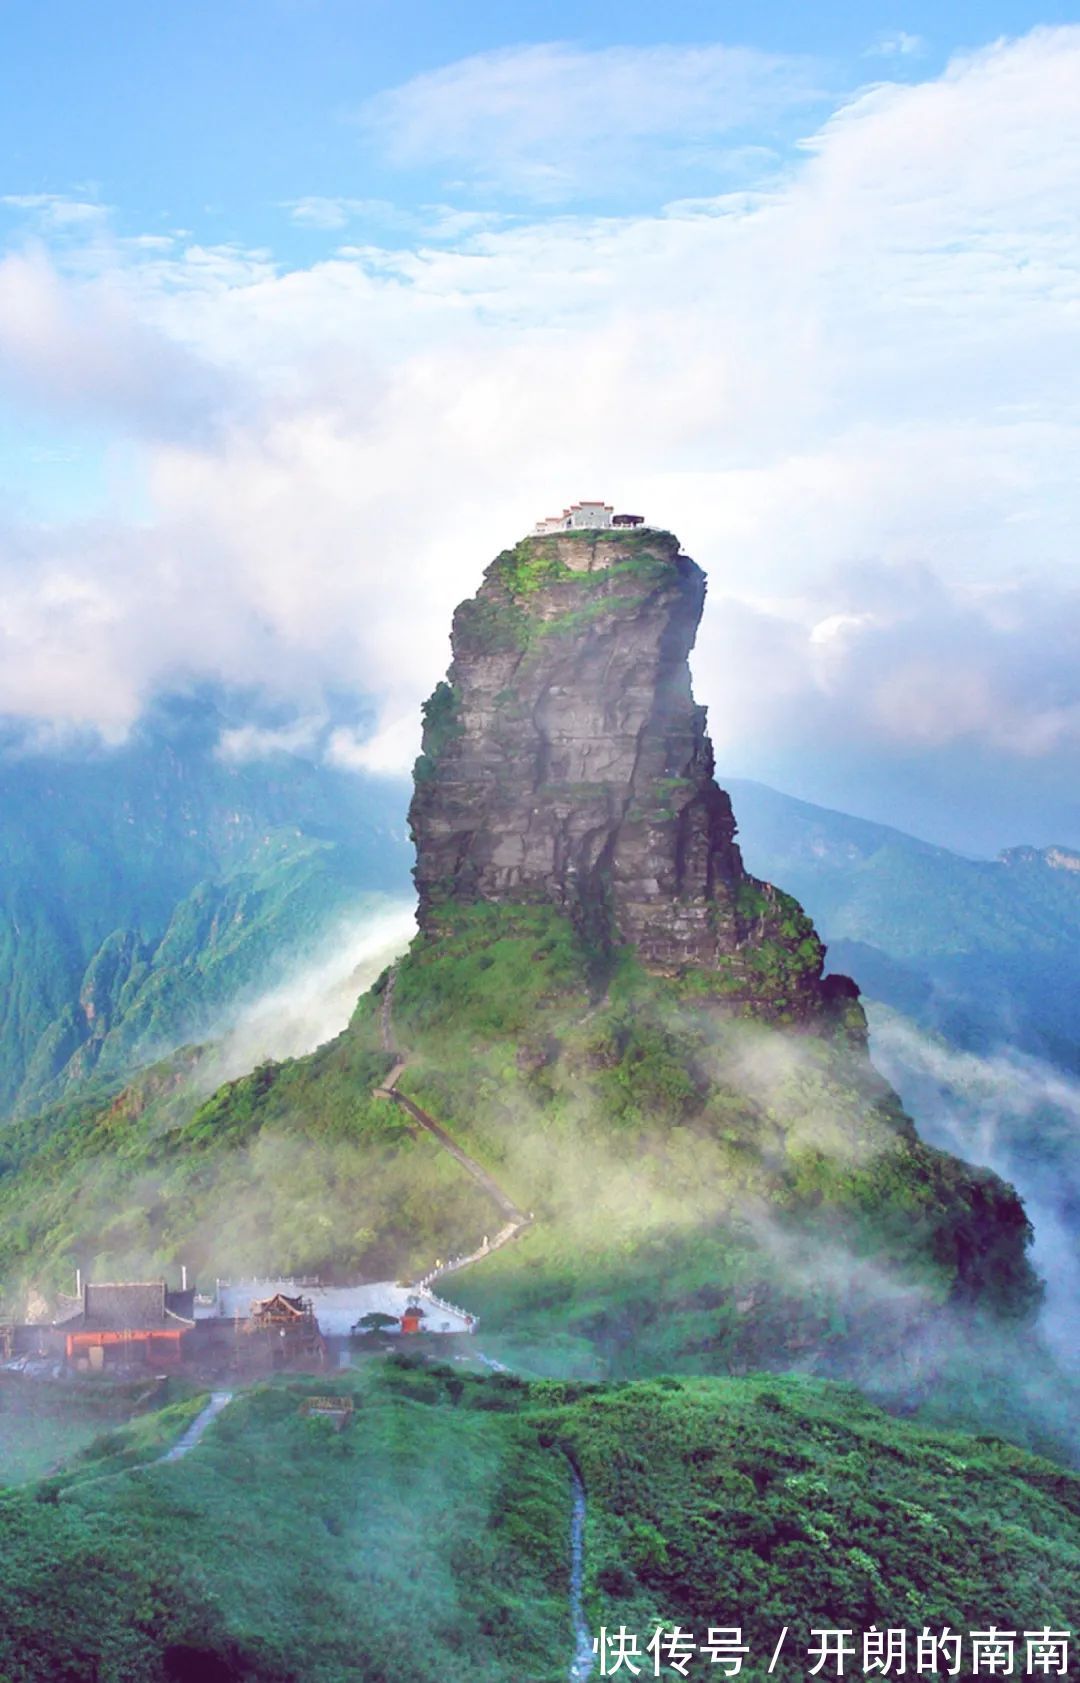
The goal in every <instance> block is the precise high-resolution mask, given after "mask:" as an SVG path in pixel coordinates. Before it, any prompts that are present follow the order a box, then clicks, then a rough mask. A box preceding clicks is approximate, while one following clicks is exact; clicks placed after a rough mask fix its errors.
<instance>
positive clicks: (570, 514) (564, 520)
mask: <svg viewBox="0 0 1080 1683" xmlns="http://www.w3.org/2000/svg"><path fill="white" fill-rule="evenodd" d="M644 523H645V522H644V518H643V517H642V516H641V515H640V514H616V513H615V509H614V505H613V504H612V503H600V502H584V503H571V504H570V507H569V508H564V509H563V511H562V513H561V514H549V515H548V517H547V519H546V520H538V521H537V522H536V525H535V526H534V527H533V530H532V535H533V537H534V538H543V537H547V536H548V535H549V534H550V533H552V532H582V531H598V530H606V528H607V527H609V526H643V525H644Z"/></svg>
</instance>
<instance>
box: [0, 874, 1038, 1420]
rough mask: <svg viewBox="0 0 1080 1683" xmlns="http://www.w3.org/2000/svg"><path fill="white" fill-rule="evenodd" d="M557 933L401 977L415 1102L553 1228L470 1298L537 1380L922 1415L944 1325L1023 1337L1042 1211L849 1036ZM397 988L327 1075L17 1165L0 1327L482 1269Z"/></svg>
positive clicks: (377, 1004)
mask: <svg viewBox="0 0 1080 1683" xmlns="http://www.w3.org/2000/svg"><path fill="white" fill-rule="evenodd" d="M592 974H593V971H592V964H591V955H590V953H589V952H588V951H587V950H586V949H585V948H584V947H583V946H582V944H581V942H580V941H579V939H578V937H577V936H576V935H575V933H574V931H573V929H572V927H571V925H570V924H569V923H568V922H567V921H566V920H565V919H563V918H562V917H560V916H559V915H558V914H557V913H555V912H554V911H551V910H545V909H543V908H517V909H509V908H502V909H496V908H490V907H489V908H474V909H472V910H470V911H459V912H457V913H455V917H454V922H453V924H452V925H450V926H448V927H447V928H445V929H444V930H443V932H442V934H441V935H440V937H438V938H430V939H421V940H418V941H417V942H416V943H415V944H414V946H413V948H412V950H411V952H410V954H409V955H408V957H407V958H406V959H405V960H404V961H403V962H402V964H401V965H400V967H399V969H398V973H397V980H396V986H395V993H394V1002H393V1014H392V1022H393V1027H394V1033H395V1035H396V1037H397V1038H398V1040H399V1042H400V1043H401V1044H402V1045H403V1046H404V1047H405V1048H406V1049H407V1051H408V1055H409V1063H408V1068H407V1070H406V1072H405V1075H404V1077H403V1081H402V1086H403V1088H404V1090H405V1091H406V1092H407V1093H408V1094H410V1095H411V1096H412V1097H413V1098H414V1099H416V1100H418V1101H419V1103H420V1104H421V1105H422V1106H424V1107H425V1108H426V1109H428V1110H429V1111H430V1113H431V1114H432V1115H434V1116H435V1117H436V1118H437V1119H438V1120H439V1121H440V1122H442V1123H443V1124H445V1126H446V1127H448V1128H449V1129H450V1130H451V1132H452V1133H453V1135H454V1137H455V1138H456V1140H457V1141H458V1143H459V1144H460V1145H462V1146H463V1147H464V1148H465V1149H466V1150H467V1151H469V1152H471V1153H472V1154H473V1156H474V1157H475V1158H477V1159H478V1160H479V1162H480V1163H482V1164H483V1165H484V1166H485V1167H486V1168H487V1169H488V1170H490V1171H491V1172H492V1173H493V1174H494V1175H495V1176H496V1178H497V1179H498V1181H499V1182H500V1184H501V1185H502V1186H503V1188H504V1190H505V1191H506V1192H507V1193H508V1194H509V1195H510V1197H511V1198H513V1199H514V1200H515V1201H516V1203H517V1204H518V1205H519V1207H521V1208H522V1209H524V1210H527V1211H532V1212H534V1214H535V1221H534V1222H533V1224H532V1226H531V1227H530V1228H529V1229H528V1230H527V1232H526V1233H525V1234H524V1235H523V1236H522V1237H521V1238H520V1239H518V1240H517V1241H516V1242H515V1243H514V1244H513V1245H511V1246H509V1247H507V1248H506V1249H505V1250H504V1251H502V1252H500V1253H498V1254H497V1255H494V1256H492V1257H490V1258H489V1259H487V1260H486V1261H485V1262H484V1264H483V1265H482V1267H478V1268H476V1269H474V1270H472V1271H471V1272H469V1273H467V1274H462V1275H460V1276H453V1277H451V1280H452V1286H451V1289H452V1292H453V1295H454V1296H455V1297H456V1298H459V1299H461V1300H462V1301H464V1302H465V1303H466V1304H467V1305H468V1306H469V1307H475V1308H477V1309H479V1310H480V1311H481V1313H482V1314H483V1317H484V1325H485V1330H492V1331H499V1332H501V1333H502V1335H503V1336H505V1337H508V1338H510V1339H512V1340H516V1341H517V1343H518V1345H519V1346H520V1345H522V1344H526V1343H527V1344H528V1345H530V1346H531V1347H533V1349H534V1355H533V1357H532V1360H533V1362H534V1365H535V1364H536V1363H537V1362H539V1363H541V1364H546V1369H547V1370H548V1371H572V1370H575V1369H577V1370H578V1371H588V1372H614V1373H647V1372H657V1371H660V1370H662V1369H664V1368H665V1367H678V1368H681V1369H683V1370H691V1371H704V1372H709V1371H712V1372H716V1371H729V1370H731V1369H733V1368H734V1369H736V1370H739V1369H745V1368H747V1367H752V1366H759V1365H762V1364H767V1365H770V1366H775V1365H784V1364H787V1363H791V1362H797V1363H799V1364H800V1365H804V1364H806V1363H810V1364H812V1365H818V1366H821V1367H824V1368H825V1369H826V1370H831V1371H840V1372H860V1373H864V1374H865V1375H866V1376H867V1378H868V1380H870V1379H872V1378H874V1377H875V1376H876V1377H877V1379H879V1380H881V1379H882V1375H886V1376H887V1380H888V1383H890V1384H892V1385H893V1386H898V1385H899V1386H912V1385H914V1386H916V1387H918V1386H919V1385H920V1384H921V1383H922V1381H923V1379H924V1377H925V1375H926V1372H927V1371H928V1370H931V1371H932V1370H933V1368H934V1365H935V1357H934V1352H933V1350H932V1349H928V1348H926V1347H925V1335H926V1329H927V1327H928V1326H930V1325H933V1324H935V1323H936V1322H937V1321H938V1320H939V1319H940V1317H941V1315H942V1314H943V1313H945V1312H948V1313H949V1314H950V1315H952V1314H955V1315H957V1316H961V1317H964V1316H976V1315H981V1314H984V1313H985V1314H989V1315H990V1316H991V1317H1004V1319H1005V1320H1006V1321H1014V1320H1015V1321H1018V1322H1019V1321H1022V1320H1023V1317H1024V1316H1025V1315H1026V1314H1027V1312H1028V1311H1029V1309H1030V1308H1031V1306H1032V1304H1033V1302H1034V1301H1035V1297H1036V1291H1035V1283H1034V1280H1033V1277H1032V1275H1031V1273H1030V1270H1029V1268H1028V1265H1027V1263H1026V1261H1025V1258H1024V1245H1025V1240H1026V1237H1027V1231H1026V1224H1025V1219H1024V1215H1023V1211H1022V1209H1021V1208H1020V1206H1019V1204H1018V1203H1017V1201H1016V1200H1015V1198H1014V1197H1013V1195H1012V1194H1011V1192H1010V1191H1009V1189H1008V1188H1007V1187H1005V1186H1004V1185H1003V1184H1002V1183H1001V1182H999V1181H998V1180H996V1179H995V1177H993V1176H992V1175H989V1174H986V1173H982V1172H980V1171H977V1170H973V1169H970V1168H969V1167H967V1166H966V1165H964V1164H962V1163H959V1162H958V1161H956V1160H955V1159H953V1158H950V1157H948V1156H946V1155H945V1154H943V1153H940V1152H936V1151H934V1150H933V1149H932V1148H930V1147H928V1146H925V1145H923V1144H922V1143H921V1142H920V1141H919V1140H918V1139H917V1137H916V1136H915V1133H914V1130H913V1128H912V1125H911V1123H910V1121H909V1119H908V1118H907V1117H906V1116H905V1115H904V1113H903V1111H902V1110H901V1109H900V1107H899V1105H898V1103H897V1101H896V1099H895V1096H894V1095H892V1094H891V1092H890V1090H889V1089H888V1088H887V1087H886V1086H885V1085H884V1083H882V1082H881V1080H880V1078H878V1077H877V1076H876V1075H875V1073H874V1071H873V1070H872V1068H871V1067H870V1066H869V1064H868V1063H867V1062H866V1060H865V1058H864V1057H863V1055H862V1052H861V1048H860V1047H859V1046H858V1044H854V1045H853V1043H852V1042H851V1041H850V1039H849V1038H848V1036H847V1034H846V1033H845V1031H844V1029H843V1027H842V1025H834V1026H833V1027H832V1028H831V1029H830V1030H829V1031H828V1032H822V1033H821V1034H818V1035H815V1034H810V1033H803V1034H799V1035H796V1034H793V1033H790V1034H787V1033H784V1032H782V1031H780V1030H778V1029H776V1028H775V1027H771V1026H766V1025H764V1024H761V1023H758V1022H754V1021H736V1020H732V1019H730V1018H725V1017H723V1016H718V1015H717V1013H716V1012H715V1011H714V1010H712V1009H711V1008H710V1007H709V1006H708V1005H707V1004H706V1003H703V1002H702V1001H700V1000H698V999H696V998H695V997H693V996H690V997H686V996H685V995H684V993H683V991H682V990H681V989H680V986H679V984H678V983H677V982H668V981H663V980H661V979H658V978H655V977H649V976H647V975H646V974H645V973H644V972H643V971H642V970H640V968H639V967H638V966H637V964H636V963H635V962H634V960H633V959H632V958H631V957H629V956H626V955H624V957H623V959H622V960H621V961H620V964H619V966H618V967H617V970H616V972H615V974H614V975H613V976H612V977H611V978H610V981H609V985H608V988H607V990H606V992H605V993H604V994H603V996H602V997H597V996H596V995H595V994H593V993H591V992H590V986H591V983H590V977H591V976H592ZM383 1002H384V994H383V991H382V989H381V988H376V990H374V991H373V992H371V993H370V994H368V995H365V997H364V998H363V999H362V1000H361V1001H360V1004H359V1006H358V1007H357V1011H356V1014H355V1016H354V1018H353V1021H352V1024H351V1025H350V1027H349V1029H348V1030H347V1031H346V1032H345V1033H344V1034H343V1035H341V1036H340V1037H339V1038H338V1039H337V1040H336V1041H334V1042H332V1043H330V1044H329V1045H327V1046H325V1047H323V1048H321V1049H320V1050H319V1051H318V1052H317V1053H315V1054H314V1055H313V1056H311V1057H309V1058H304V1059H297V1060H293V1061H290V1062H287V1063H285V1064H282V1065H266V1066H263V1067H261V1068H260V1069H258V1070H256V1071H255V1072H254V1073H253V1074H252V1075H250V1076H248V1077H245V1078H244V1079H242V1080H240V1081H236V1082H233V1083H230V1084H228V1085H227V1086H225V1087H223V1088H221V1089H220V1090H218V1091H217V1092H215V1093H213V1094H211V1096H210V1097H209V1098H207V1099H205V1100H204V1101H203V1102H201V1103H199V1102H198V1100H197V1099H196V1098H195V1097H193V1090H192V1082H193V1081H195V1082H197V1081H198V1079H199V1076H198V1070H197V1068H196V1070H195V1072H194V1075H193V1074H192V1073H190V1072H189V1073H188V1074H187V1075H186V1076H185V1075H184V1074H183V1072H182V1070H179V1069H178V1068H177V1067H176V1066H175V1065H174V1066H166V1067H165V1068H163V1069H162V1070H160V1071H158V1072H156V1073H155V1074H154V1075H153V1076H152V1077H150V1078H147V1079H146V1080H144V1081H143V1082H141V1083H139V1084H138V1085H137V1086H136V1087H135V1088H134V1089H133V1090H132V1091H131V1092H130V1093H129V1094H128V1095H126V1096H125V1097H123V1098H122V1099H121V1100H119V1101H116V1102H114V1103H113V1104H112V1105H110V1106H109V1107H107V1108H106V1109H104V1110H101V1111H98V1112H96V1113H95V1112H93V1111H92V1110H87V1109H82V1110H80V1109H79V1108H77V1107H75V1108H70V1109H69V1110H67V1111H58V1112H56V1113H54V1114H53V1115H52V1117H50V1118H47V1119H44V1120H42V1121H38V1122H35V1123H34V1124H32V1125H30V1124H27V1125H23V1126H22V1127H21V1128H16V1129H12V1130H8V1132H7V1134H6V1135H5V1136H4V1141H3V1147H4V1153H5V1161H4V1168H5V1171H6V1172H5V1173H3V1175H0V1278H2V1279H3V1281H4V1284H5V1287H6V1294H7V1297H8V1301H9V1302H12V1303H17V1301H18V1298H19V1296H20V1293H21V1292H22V1291H23V1290H25V1288H26V1287H28V1286H30V1285H31V1284H33V1283H37V1284H38V1285H42V1284H46V1285H52V1286H54V1287H55V1286H57V1285H59V1284H61V1283H62V1282H66V1281H67V1280H68V1279H69V1278H70V1273H71V1269H72V1268H73V1267H74V1266H75V1264H76V1263H79V1264H81V1265H82V1266H83V1268H84V1270H87V1271H88V1272H91V1273H94V1274H96V1275H97V1276H98V1277H99V1278H101V1277H110V1276H112V1277H115V1276H117V1275H120V1276H121V1277H122V1276H123V1275H125V1274H132V1273H145V1272H146V1271H147V1270H150V1269H154V1270H157V1269H160V1268H162V1267H164V1266H167V1265H175V1264H176V1263H177V1262H179V1261H180V1260H183V1261H185V1262H187V1263H188V1265H189V1267H191V1268H193V1269H195V1270H196V1271H198V1272H201V1273H202V1274H203V1275H204V1276H205V1275H213V1274H216V1273H226V1272H231V1271H240V1270H243V1271H249V1270H252V1269H259V1270H272V1271H276V1270H277V1269H279V1268H284V1269H290V1268H291V1269H297V1270H304V1271H318V1272H323V1273H333V1272H335V1271H338V1270H341V1271H347V1272H352V1271H359V1272H361V1273H364V1274H367V1275H369V1276H375V1277H379V1276H382V1277H385V1276H387V1275H398V1274H402V1273H409V1272H412V1271H414V1270H416V1271H419V1270H420V1269H421V1268H422V1267H423V1266H425V1265H427V1264H429V1263H430V1262H431V1261H432V1260H433V1259H434V1258H435V1257H437V1256H448V1255H456V1254H460V1253H461V1252H464V1251H468V1250H471V1249H472V1248H473V1247H474V1246H475V1245H477V1244H478V1243H479V1242H480V1240H481V1238H482V1237H483V1235H484V1234H485V1233H487V1234H493V1233H494V1232H495V1231H496V1229H497V1227H498V1226H499V1225H500V1224H501V1219H502V1218H501V1217H500V1216H499V1214H498V1212H497V1211H496V1210H495V1208H494V1206H493V1205H492V1203H491V1202H490V1200H489V1199H488V1197H487V1196H486V1195H485V1194H484V1193H483V1191H482V1190H481V1189H480V1188H479V1187H478V1186H477V1185H476V1184H475V1183H474V1182H473V1181H472V1180H471V1179H469V1178H468V1176H466V1175H465V1174H463V1173H462V1171H461V1170H460V1169H459V1168H458V1166H457V1164H456V1163H454V1161H453V1160H452V1159H451V1158H450V1157H449V1156H448V1154H447V1153H446V1152H445V1151H443V1150H442V1149H441V1148H440V1146H439V1145H438V1144H437V1143H436V1141H435V1140H434V1139H432V1137H431V1136H430V1135H429V1134H427V1133H425V1132H423V1131H422V1130H420V1129H419V1128H417V1127H416V1126H415V1125H414V1124H413V1123H412V1121H411V1119H410V1118H409V1117H408V1116H407V1115H406V1114H405V1113H404V1112H403V1111H402V1110H401V1109H399V1108H398V1107H396V1106H393V1105H391V1104H389V1103H387V1102H386V1101H382V1100H378V1099H376V1098H374V1097H373V1096H372V1088H373V1086H374V1085H376V1084H377V1083H378V1082H379V1081H380V1080H381V1079H382V1077H383V1075H384V1074H385V1071H386V1069H387V1067H388V1065H389V1064H390V1062H391V1061H392V1058H391V1055H390V1054H389V1053H387V1052H386V1051H385V1050H384V1049H383V1047H382V1037H381V1029H382V1023H381V1016H382V1009H383Z"/></svg>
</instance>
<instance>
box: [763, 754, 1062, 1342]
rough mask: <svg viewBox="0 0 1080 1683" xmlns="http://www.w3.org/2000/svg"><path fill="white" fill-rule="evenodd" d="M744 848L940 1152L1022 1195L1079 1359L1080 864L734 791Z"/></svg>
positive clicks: (1054, 1303) (1057, 851)
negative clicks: (952, 849)
mask: <svg viewBox="0 0 1080 1683" xmlns="http://www.w3.org/2000/svg"><path fill="white" fill-rule="evenodd" d="M733 787H734V789H735V796H736V800H737V802H738V812H739V818H740V824H741V830H742V842H743V846H744V848H745V851H746V854H747V857H748V859H749V860H750V862H751V863H752V864H753V865H754V866H755V868H757V869H759V870H765V871H768V872H773V871H776V872H778V873H781V875H782V879H783V880H784V881H785V882H787V883H790V884H791V886H792V887H793V888H794V889H795V890H796V891H797V893H798V894H799V895H800V897H801V898H802V899H803V900H804V901H805V903H806V905H807V906H808V907H809V909H810V911H811V912H812V913H813V915H814V917H815V919H816V920H817V922H818V924H819V927H820V928H821V929H822V932H823V934H824V935H825V936H826V938H827V939H828V941H829V943H830V950H829V956H830V961H831V962H833V963H835V964H836V965H838V966H840V967H841V968H843V969H845V970H848V971H850V973H851V974H852V975H853V976H855V978H856V979H857V981H858V982H859V983H860V985H861V986H862V987H863V988H864V989H865V990H866V993H867V994H868V996H869V998H870V1000H871V1001H874V1002H880V1003H877V1004H874V1003H872V1004H871V1006H870V1011H869V1016H870V1023H871V1029H872V1044H873V1053H874V1057H875V1060H876V1061H877V1063H878V1065H879V1067H880V1068H881V1069H882V1070H883V1071H884V1072H885V1073H886V1074H887V1075H888V1077H889V1080H890V1081H891V1082H892V1083H893V1085H894V1086H895V1087H896V1088H897V1089H898V1090H899V1091H900V1092H901V1093H902V1095H903V1097H904V1101H905V1103H906V1104H907V1105H908V1106H909V1108H910V1110H911V1112H912V1114H913V1115H914V1116H917V1117H918V1118H919V1126H920V1129H921V1130H922V1132H923V1133H924V1134H925V1135H926V1137H927V1138H929V1139H931V1140H933V1141H934V1142H935V1143H936V1144H938V1145H941V1146H944V1147H946V1148H947V1149H949V1150H951V1151H955V1152H957V1153H959V1154H960V1155H961V1156H963V1157H966V1158H968V1159H970V1160H971V1161H973V1162H977V1163H987V1164H989V1165H991V1166H992V1167H993V1168H995V1169H996V1170H997V1171H998V1172H999V1173H1000V1174H1003V1175H1004V1176H1005V1177H1006V1178H1007V1179H1009V1180H1010V1181H1012V1182H1013V1183H1014V1184H1015V1185H1016V1186H1017V1187H1018V1188H1019V1190H1020V1192H1021V1193H1022V1195H1023V1198H1024V1201H1025V1204H1026V1206H1027V1208H1028V1211H1029V1214H1030V1215H1031V1217H1032V1220H1033V1221H1034V1224H1035V1236H1036V1248H1035V1258H1036V1262H1037V1265H1038V1266H1039V1267H1040V1269H1041V1270H1042V1271H1043V1272H1044V1273H1045V1275H1046V1277H1047V1280H1048V1302H1047V1326H1048V1329H1049V1330H1050V1332H1051V1334H1052V1336H1053V1337H1054V1338H1055V1340H1056V1342H1057V1344H1058V1346H1059V1348H1060V1350H1061V1351H1062V1353H1063V1354H1064V1355H1065V1356H1066V1357H1067V1358H1071V1360H1072V1361H1074V1362H1075V1360H1076V1359H1077V1357H1076V1352H1077V1349H1078V1347H1080V1320H1078V1316H1080V1308H1078V1300H1077V1293H1078V1290H1080V1268H1078V1263H1077V1256H1078V1253H1080V1127H1078V1120H1080V1087H1078V1086H1077V1083H1076V1080H1075V1072H1076V1070H1077V1067H1078V1064H1080V1013H1078V1010H1077V1001H1078V1000H1080V870H1078V866H1080V857H1078V856H1077V855H1076V854H1075V853H1072V852H1070V851H1069V850H1068V849H1064V848H1049V849H1045V850H1043V851H1041V852H1037V851H1036V850H1035V849H1032V848H1013V849H1011V850H1010V851H1009V852H1007V853H1005V854H1003V855H1002V857H1001V859H1000V860H997V861H987V860H972V859H963V858H960V857H958V856H957V855H956V854H952V853H948V852H946V851H945V850H944V849H943V848H939V847H931V846H930V845H929V844H927V843H926V842H921V841H917V840H916V839H915V838H914V837H912V836H906V835H903V834H901V833H900V832H899V831H897V830H889V829H886V828H884V827H882V826H880V825H874V824H867V823H865V822H863V821H862V820H860V819H854V818H850V817H847V816H846V815H844V814H843V813H837V812H829V811H827V810H825V809H824V808H821V807H814V806H808V805H807V804H806V803H805V802H801V801H795V800H792V799H791V798H790V797H789V796H786V795H781V794H778V793H777V792H776V791H775V790H772V789H766V788H763V787H762V786H761V785H760V784H754V783H736V784H735V785H734V786H733Z"/></svg>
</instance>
